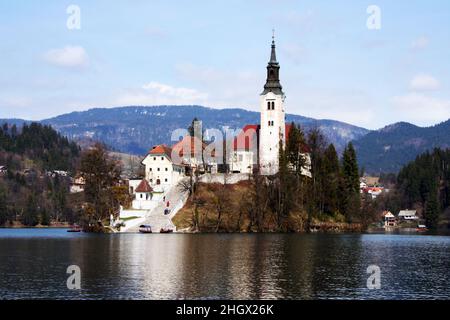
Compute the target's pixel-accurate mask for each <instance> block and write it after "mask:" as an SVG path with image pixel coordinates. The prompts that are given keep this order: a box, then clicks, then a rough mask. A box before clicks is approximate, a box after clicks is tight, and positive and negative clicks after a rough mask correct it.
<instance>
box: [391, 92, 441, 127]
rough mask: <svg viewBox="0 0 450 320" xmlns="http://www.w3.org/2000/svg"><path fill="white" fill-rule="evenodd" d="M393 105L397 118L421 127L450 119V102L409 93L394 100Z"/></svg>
mask: <svg viewBox="0 0 450 320" xmlns="http://www.w3.org/2000/svg"><path fill="white" fill-rule="evenodd" d="M392 103H393V107H394V109H393V110H392V111H394V113H396V114H398V115H399V116H398V117H397V118H400V119H402V120H404V121H410V122H414V123H416V124H419V125H433V124H436V123H438V122H442V121H445V120H448V119H449V118H450V100H445V99H438V98H434V97H430V96H426V95H423V94H419V93H409V94H406V95H403V96H396V97H394V98H392Z"/></svg>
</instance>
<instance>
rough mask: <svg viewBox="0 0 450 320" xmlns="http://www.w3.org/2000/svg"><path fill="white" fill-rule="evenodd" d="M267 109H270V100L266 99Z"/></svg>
mask: <svg viewBox="0 0 450 320" xmlns="http://www.w3.org/2000/svg"><path fill="white" fill-rule="evenodd" d="M267 110H270V101H267Z"/></svg>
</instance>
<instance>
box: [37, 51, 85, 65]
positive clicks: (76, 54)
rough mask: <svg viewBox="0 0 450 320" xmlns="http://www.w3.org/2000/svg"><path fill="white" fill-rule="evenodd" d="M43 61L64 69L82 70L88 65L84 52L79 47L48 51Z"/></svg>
mask: <svg viewBox="0 0 450 320" xmlns="http://www.w3.org/2000/svg"><path fill="white" fill-rule="evenodd" d="M44 59H45V61H47V62H48V63H49V64H51V65H54V66H57V67H64V68H82V67H86V66H87V65H88V63H89V57H88V54H87V53H86V50H84V48H83V47H80V46H66V47H64V48H60V49H52V50H49V51H47V52H46V53H45V54H44Z"/></svg>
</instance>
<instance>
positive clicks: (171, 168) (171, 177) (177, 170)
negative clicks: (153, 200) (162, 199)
mask: <svg viewBox="0 0 450 320" xmlns="http://www.w3.org/2000/svg"><path fill="white" fill-rule="evenodd" d="M142 163H143V164H144V165H145V178H146V179H147V181H148V182H149V184H150V186H151V187H152V188H153V190H154V191H155V192H166V191H168V190H169V189H170V188H171V187H172V186H174V185H176V184H177V183H178V182H179V181H180V179H181V178H182V176H183V167H182V166H177V165H174V164H173V163H172V161H171V160H170V159H169V158H168V157H167V156H165V155H151V154H149V155H148V156H147V157H146V158H145V159H144V160H143V161H142Z"/></svg>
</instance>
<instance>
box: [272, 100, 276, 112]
mask: <svg viewBox="0 0 450 320" xmlns="http://www.w3.org/2000/svg"><path fill="white" fill-rule="evenodd" d="M272 110H275V102H274V101H272Z"/></svg>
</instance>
